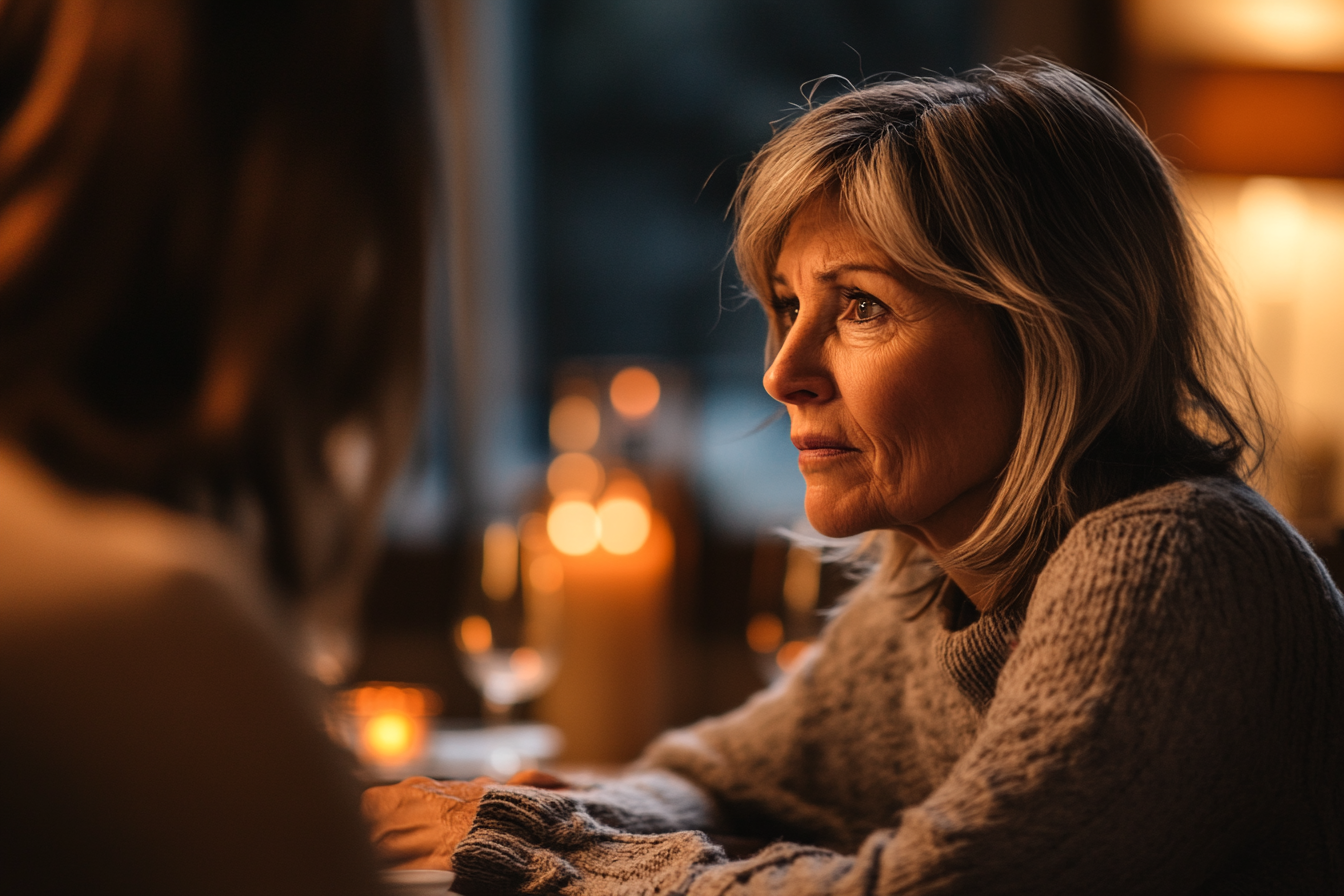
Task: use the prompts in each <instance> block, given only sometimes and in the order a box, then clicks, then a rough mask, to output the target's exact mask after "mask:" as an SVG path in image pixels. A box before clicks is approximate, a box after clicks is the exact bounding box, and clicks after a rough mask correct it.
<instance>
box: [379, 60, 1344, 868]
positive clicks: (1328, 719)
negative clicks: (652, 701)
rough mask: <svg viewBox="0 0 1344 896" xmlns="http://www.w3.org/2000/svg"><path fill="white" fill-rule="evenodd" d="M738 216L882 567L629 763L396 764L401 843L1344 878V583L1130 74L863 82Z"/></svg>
mask: <svg viewBox="0 0 1344 896" xmlns="http://www.w3.org/2000/svg"><path fill="white" fill-rule="evenodd" d="M735 212H736V219H737V240H736V257H737V262H738V267H739V270H740V271H741V272H742V274H743V277H744V279H745V281H746V283H747V284H748V286H749V287H750V288H751V289H752V290H753V291H754V292H755V293H756V295H757V296H758V297H759V298H760V299H761V301H762V303H763V304H764V306H765V308H766V311H767V314H768V315H769V318H770V321H771V344H770V347H769V358H770V366H769V369H768V371H767V372H766V375H765V387H766V389H767V390H768V391H769V392H770V394H771V395H773V396H774V397H775V398H776V399H778V400H779V401H781V402H783V403H785V404H786V405H787V406H788V411H789V415H790V419H791V423H792V437H793V441H794V444H795V445H796V446H797V447H798V449H799V466H800V468H801V470H802V472H803V475H804V477H805V479H806V481H807V512H808V517H809V519H810V520H811V521H812V523H813V525H814V526H816V528H817V529H818V530H820V531H821V532H823V533H825V534H827V535H834V536H848V535H854V534H857V533H861V532H872V533H875V534H874V536H873V538H872V544H873V546H874V548H875V549H876V550H877V551H878V552H879V554H880V558H881V562H880V563H878V564H877V565H876V566H875V568H874V570H873V571H872V573H871V574H870V575H869V576H868V577H867V579H866V580H865V581H864V582H863V583H862V584H861V585H860V586H859V587H858V588H857V589H856V590H855V592H854V593H853V594H852V595H851V596H850V598H849V600H848V602H847V604H846V606H845V607H844V609H843V610H842V611H841V612H840V613H839V614H838V615H837V616H836V617H835V618H834V619H833V620H832V621H831V622H830V624H829V625H828V627H827V629H826V631H825V633H824V635H823V637H822V639H821V644H820V649H819V651H818V652H817V653H816V654H815V655H814V657H813V659H812V660H811V661H810V662H809V663H808V664H806V665H805V666H804V667H803V668H802V669H800V670H799V671H797V672H796V673H795V674H793V675H791V676H790V677H789V678H787V679H786V680H785V681H784V682H783V683H782V684H781V685H779V686H776V687H775V688H772V689H771V690H769V691H767V692H765V693H763V694H761V695H758V696H757V697H756V698H754V699H753V700H751V701H750V702H749V703H748V704H747V705H746V706H744V707H742V708H741V709H739V710H737V711H736V712H733V713H730V714H728V715H726V716H723V717H721V718H716V719H709V720H707V721H704V722H701V723H699V724H698V725H695V726H693V727H691V728H688V729H685V730H682V731H674V732H671V733H669V734H666V735H664V736H663V737H662V738H660V739H659V740H658V741H656V742H655V743H654V744H653V745H652V746H651V747H650V748H649V749H648V750H647V752H646V753H645V754H644V756H643V757H642V759H641V760H640V762H639V764H638V766H637V768H636V769H635V770H634V771H632V773H631V774H630V775H628V776H627V777H624V778H621V779H619V780H615V781H609V782H605V783H601V782H600V783H597V784H594V785H591V786H588V787H577V788H570V789H555V790H547V789H542V788H539V787H531V788H529V787H519V786H503V785H491V784H485V783H480V784H474V785H451V784H434V783H433V782H427V781H424V780H413V781H411V782H406V783H403V784H402V785H398V786H396V787H393V788H387V789H384V790H377V791H373V792H371V793H370V794H368V795H367V796H366V798H365V807H366V812H367V814H369V815H370V817H371V818H373V819H374V820H375V823H376V834H377V835H378V838H379V843H380V845H381V846H382V848H383V850H384V852H385V853H386V854H388V855H390V856H393V857H396V858H400V859H402V860H403V861H411V862H419V863H422V864H434V863H436V862H437V863H444V862H448V861H451V864H452V866H453V867H454V868H455V869H457V871H458V875H459V878H458V884H457V888H458V889H459V890H460V891H461V892H462V893H465V894H473V893H485V892H506V891H517V892H538V893H550V892H560V891H563V892H565V893H594V894H597V893H613V894H614V893H623V894H626V893H673V892H675V893H696V894H698V893H714V894H721V893H732V894H735V893H743V894H746V893H791V894H805V893H874V894H896V893H977V894H984V893H998V892H1034V893H1054V892H1059V893H1077V892H1089V893H1092V892H1106V893H1111V892H1114V893H1137V892H1142V893H1229V892H1247V893H1251V892H1254V893H1324V892H1339V891H1340V890H1341V889H1344V763H1341V762H1340V757H1341V755H1344V714H1341V713H1340V712H1339V708H1340V707H1341V706H1344V602H1341V598H1340V594H1339V592H1338V591H1337V590H1336V588H1335V587H1334V585H1333V584H1332V583H1331V582H1330V580H1329V578H1328V576H1327V575H1326V573H1325V571H1324V570H1323V568H1322V566H1321V564H1320V563H1319V561H1318V560H1317V559H1316V558H1315V557H1314V556H1313V554H1312V553H1311V551H1310V549H1309V548H1308V547H1307V545H1306V544H1305V543H1304V542H1303V541H1302V539H1301V538H1300V537H1299V536H1298V535H1297V534H1296V533H1295V532H1294V531H1293V530H1292V529H1291V528H1290V527H1289V526H1288V525H1287V524H1286V523H1285V522H1284V521H1283V520H1282V518H1280V517H1279V516H1278V515H1277V514H1276V513H1275V512H1274V511H1273V510H1272V509H1271V508H1270V507H1269V506H1268V505H1267V504H1266V503H1265V502H1264V501H1263V500H1261V499H1260V498H1259V497H1258V496H1257V495H1256V494H1255V492H1253V491H1252V490H1251V489H1250V488H1248V487H1247V486H1246V485H1245V484H1244V483H1243V481H1242V479H1241V478H1240V477H1241V476H1243V475H1245V474H1246V473H1247V472H1249V470H1250V469H1251V468H1253V467H1254V465H1255V464H1256V463H1257V462H1258V460H1259V458H1260V454H1261V450H1262V432H1263V427H1262V425H1261V423H1260V420H1259V416H1258V414H1257V411H1256V405H1255V403H1254V401H1253V400H1252V398H1251V396H1252V392H1251V389H1250V377H1249V375H1248V373H1247V371H1248V366H1247V362H1246V360H1245V358H1244V357H1243V356H1242V355H1241V354H1240V353H1239V350H1238V343H1237V341H1236V340H1235V338H1234V336H1235V334H1234V332H1233V331H1232V330H1231V329H1230V328H1229V326H1228V324H1227V317H1226V315H1227V312H1226V311H1225V308H1226V307H1227V306H1226V305H1225V304H1224V301H1225V296H1224V295H1223V294H1222V293H1221V292H1220V290H1219V287H1218V286H1217V280H1216V279H1215V278H1214V277H1213V276H1212V275H1211V272H1210V270H1209V266H1208V265H1207V264H1206V263H1205V261H1204V260H1203V256H1202V255H1201V250H1200V248H1199V243H1198V242H1197V240H1196V237H1195V235H1194V233H1193V232H1192V230H1191V227H1190V225H1189V224H1188V223H1187V220H1186V218H1185V217H1184V213H1183V211H1182V209H1181V205H1180V202H1179V200H1178V198H1177V191H1176V187H1175V185H1174V176H1173V173H1172V172H1171V170H1170V169H1169V167H1168V166H1167V164H1166V163H1165V162H1164V161H1163V159H1162V158H1161V156H1160V155H1159V154H1158V153H1157V151H1156V150H1155V149H1154V148H1153V146H1152V144H1151V143H1150V142H1149V141H1148V140H1147V139H1146V138H1145V137H1144V136H1143V135H1142V133H1141V132H1140V131H1139V129H1138V128H1137V127H1136V126H1135V125H1134V123H1133V122H1132V121H1131V120H1130V119H1129V118H1128V117H1127V115H1126V114H1125V113H1124V112H1123V110H1122V109H1121V108H1120V107H1119V105H1118V104H1117V103H1116V101H1115V100H1114V99H1113V98H1112V97H1111V96H1109V95H1108V94H1107V93H1106V92H1104V91H1103V90H1101V89H1099V88H1098V87H1097V86H1095V85H1093V84H1091V83H1089V82H1088V81H1087V80H1085V79H1084V78H1082V77H1080V76H1078V75H1076V74H1074V73H1072V72H1070V71H1068V70H1066V69H1063V68H1061V67H1059V66H1056V65H1053V64H1050V63H1046V62H1041V61H1036V60H1020V61H1016V62H1011V63H1009V64H1006V65H1004V66H1003V67H1001V68H999V69H997V70H990V69H982V70H978V71H975V72H972V73H970V74H968V75H965V76H963V77H960V78H937V79H922V80H911V81H900V82H895V83H887V84H878V85H874V86H870V87H866V88H863V89H860V90H856V91H854V92H852V93H850V94H848V95H845V96H841V97H839V98H838V99H835V100H833V101H831V102H829V103H827V104H825V105H823V106H821V107H819V108H817V109H814V110H812V111H810V112H808V113H806V114H805V115H803V116H801V117H800V118H799V119H798V120H797V121H795V122H794V123H793V124H792V125H791V126H789V127H788V128H786V129H785V130H783V131H782V132H780V133H779V134H777V135H776V136H775V137H774V138H773V139H772V140H771V141H770V142H769V143H768V144H767V145H766V146H765V148H764V149H763V150H762V151H761V152H760V153H759V154H758V155H757V157H756V158H755V160H754V161H753V162H752V163H751V165H750V166H749V168H748V169H747V171H746V174H745V177H744V179H743V182H742V184H741V187H740V188H739V191H738V194H737V198H736V202H735ZM935 607H936V612H930V610H931V609H934V608H935ZM538 783H540V782H538ZM700 831H708V832H712V833H714V834H727V835H734V836H747V837H754V838H760V839H763V840H767V841H776V842H774V843H773V844H772V845H770V846H768V847H766V848H765V849H763V850H761V851H760V852H758V853H756V854H755V855H752V856H750V857H747V858H742V859H738V860H735V861H730V860H728V859H727V858H726V857H725V855H724V853H723V852H722V851H721V850H720V849H719V848H718V847H717V846H715V845H714V843H713V842H712V841H711V840H710V839H709V838H708V837H706V836H705V835H704V834H702V833H699V832H700Z"/></svg>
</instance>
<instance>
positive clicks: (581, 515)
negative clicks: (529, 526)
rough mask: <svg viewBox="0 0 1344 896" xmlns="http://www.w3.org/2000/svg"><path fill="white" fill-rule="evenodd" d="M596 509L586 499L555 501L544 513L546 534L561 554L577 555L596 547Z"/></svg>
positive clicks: (597, 530)
mask: <svg viewBox="0 0 1344 896" xmlns="http://www.w3.org/2000/svg"><path fill="white" fill-rule="evenodd" d="M600 526H601V523H600V522H599V521H598V518H597V511H596V510H594V509H593V505H591V504H589V503H588V502H587V501H557V502H556V503H555V504H554V505H553V506H552V507H551V512H550V513H549V514H547V515H546V534H547V535H549V536H550V539H551V544H553V545H555V549H556V550H557V551H559V552H560V553H562V554H569V555H570V556H572V557H577V556H579V555H581V554H587V553H588V552H590V551H592V550H593V549H594V548H596V547H597V542H598V538H599V537H600V536H601V532H600V530H599V527H600Z"/></svg>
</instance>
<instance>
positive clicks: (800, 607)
mask: <svg viewBox="0 0 1344 896" xmlns="http://www.w3.org/2000/svg"><path fill="white" fill-rule="evenodd" d="M781 549H783V550H781ZM780 553H782V554H783V556H782V557H779V556H778V555H779V554H780ZM779 560H782V561H783V562H782V563H780V562H778V561H779ZM780 566H782V567H783V568H782V570H781V569H779V567H780ZM821 571H822V558H821V551H820V550H819V549H818V548H816V547H813V546H810V545H805V544H801V543H798V542H791V543H787V548H785V546H784V545H783V544H780V542H779V540H778V539H775V538H763V539H761V540H759V541H758V542H757V545H756V553H755V557H754V558H753V563H752V591H753V592H754V594H753V595H752V603H753V604H755V606H756V608H757V610H756V612H755V613H753V614H752V617H751V619H750V621H749V622H748V623H747V631H746V635H747V644H748V646H750V647H751V650H752V653H753V654H754V655H755V658H756V666H757V669H758V670H759V671H760V673H761V677H762V678H763V679H765V681H766V683H767V684H773V683H774V682H775V681H777V680H778V679H779V678H780V677H781V676H783V675H785V674H787V673H788V672H789V671H790V670H792V669H793V668H795V667H796V666H797V665H798V664H799V663H800V662H802V661H803V660H804V659H806V658H807V656H808V654H809V653H810V652H811V651H812V649H813V645H814V644H815V642H816V638H817V635H818V633H819V632H820V630H821V625H822V617H821V614H820V613H819V612H818V603H819V599H820V597H821ZM778 573H782V581H781V580H780V578H779V577H778Z"/></svg>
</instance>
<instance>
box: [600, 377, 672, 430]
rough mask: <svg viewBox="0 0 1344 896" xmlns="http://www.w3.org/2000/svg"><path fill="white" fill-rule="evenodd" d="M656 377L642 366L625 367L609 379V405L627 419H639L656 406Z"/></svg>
mask: <svg viewBox="0 0 1344 896" xmlns="http://www.w3.org/2000/svg"><path fill="white" fill-rule="evenodd" d="M661 394H662V390H661V388H660V387H659V385H658V377H656V376H654V375H653V374H652V373H650V372H649V371H648V370H645V369H644V368H643V367H627V368H625V369H624V370H622V371H621V372H620V373H618V374H616V376H615V377H614V378H613V379H612V381H611V392H610V395H611V406H612V407H614V408H615V409H616V413H618V414H620V415H621V416H622V417H624V418H626V419H627V420H639V419H642V418H644V417H647V416H648V415H649V414H651V413H653V410H654V408H656V407H658V398H659V396H660V395H661Z"/></svg>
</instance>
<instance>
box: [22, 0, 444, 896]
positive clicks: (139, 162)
mask: <svg viewBox="0 0 1344 896" xmlns="http://www.w3.org/2000/svg"><path fill="white" fill-rule="evenodd" d="M413 29H414V22H413V18H412V9H411V5H410V4H409V3H382V2H374V0H351V2H344V0H311V2H302V0H299V2H294V0H266V2H264V3H240V2H238V0H183V2H175V3H148V2H146V3H131V2H124V0H58V2H5V3H2V4H0V371H3V372H2V373H0V728H2V729H3V736H0V782H2V783H0V790H2V791H3V794H2V795H0V892H4V893H61V894H68V893H125V894H137V896H144V894H182V893H220V894H236V893H257V894H271V893H274V894H300V893H314V894H319V893H320V894H334V893H368V892H376V891H377V890H378V882H377V879H376V876H375V859H374V855H373V850H372V849H371V848H370V847H369V845H368V837H367V832H366V831H365V829H364V826H363V824H362V822H361V819H360V814H359V793H358V788H357V787H356V784H355V781H354V778H353V776H352V774H351V772H352V771H353V763H352V762H350V757H349V756H348V754H344V755H343V754H342V751H339V750H338V749H337V748H336V746H335V745H334V744H333V743H332V742H331V740H330V739H329V738H328V737H327V735H326V733H325V731H324V730H323V729H322V723H321V718H320V714H319V711H318V706H319V704H318V699H317V698H318V697H319V693H318V688H317V687H316V684H315V683H314V682H313V681H311V680H309V679H306V678H305V677H304V676H303V675H301V673H300V672H299V671H298V669H297V667H296V666H295V664H294V663H293V662H292V660H291V653H292V649H293V648H295V647H296V645H294V644H292V643H291V642H292V640H294V639H293V638H292V637H291V633H290V631H289V629H290V627H291V626H290V625H289V624H288V621H287V620H289V619H290V618H292V616H293V613H292V612H291V611H292V610H294V609H295V608H296V607H299V606H306V605H307V602H309V601H311V600H317V599H319V598H322V597H331V596H332V595H334V594H336V593H338V592H341V593H343V592H345V591H347V590H350V589H352V588H353V587H355V583H356V581H357V580H358V579H359V577H360V575H361V573H362V572H363V569H364V568H365V567H366V566H367V565H368V562H369V554H370V547H371V542H372V537H371V536H372V534H373V529H374V523H375V521H376V512H375V511H376V508H377V505H378V503H379V501H378V498H379V493H380V492H381V489H382V486H383V484H384V483H385V482H386V481H387V479H388V478H389V476H390V474H391V472H392V471H393V470H394V469H395V467H396V465H397V463H398V461H399V458H400V454H401V448H402V446H403V445H404V444H405V443H406V441H407V439H408V435H409V432H410V430H411V428H412V426H413V421H414V404H415V395H416V391H417V387H418V382H419V373H418V361H417V358H418V349H419V345H420V336H419V329H420V324H419V321H420V307H421V287H420V284H421V266H422V264H421V259H422V256H423V248H422V246H423V241H424V240H423V229H424V211H423V204H424V195H425V188H424V184H425V181H424V176H423V171H424V164H423V162H422V159H421V156H422V155H423V153H424V149H423V145H424V140H425V131H426V128H425V127H424V122H423V117H424V112H423V109H421V108H420V100H419V96H420V94H421V92H422V91H421V87H420V85H419V83H418V81H419V73H418V71H417V63H416V61H415V60H416V59H417V53H416V40H415V34H414V30H413ZM360 440H362V441H363V442H364V443H365V445H364V448H365V450H364V451H363V456H364V457H365V458H367V463H364V464H362V466H361V465H356V464H352V463H349V462H348V458H349V457H351V456H353V452H352V451H351V450H350V449H349V447H348V446H350V445H352V444H354V443H355V442H358V441H360ZM333 446H334V447H336V448H340V447H341V446H346V449H345V451H344V457H346V458H347V462H345V463H343V464H338V465H337V467H338V469H333V468H332V466H331V465H330V464H329V463H328V454H331V453H333V452H329V451H328V450H327V449H328V448H329V447H333ZM334 453H335V454H337V455H340V454H341V452H340V451H336V452H334ZM357 466H360V468H359V469H356V467H357Z"/></svg>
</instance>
